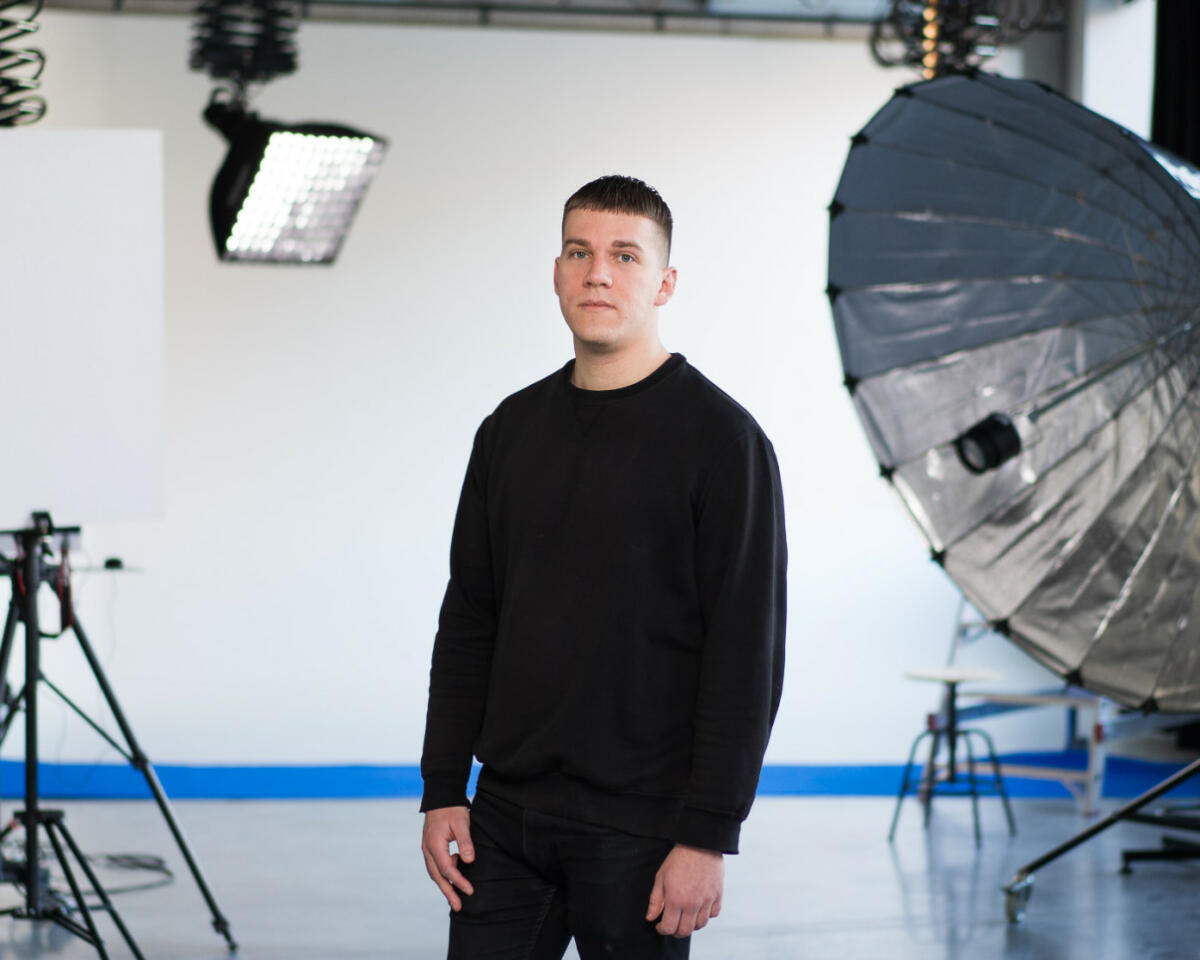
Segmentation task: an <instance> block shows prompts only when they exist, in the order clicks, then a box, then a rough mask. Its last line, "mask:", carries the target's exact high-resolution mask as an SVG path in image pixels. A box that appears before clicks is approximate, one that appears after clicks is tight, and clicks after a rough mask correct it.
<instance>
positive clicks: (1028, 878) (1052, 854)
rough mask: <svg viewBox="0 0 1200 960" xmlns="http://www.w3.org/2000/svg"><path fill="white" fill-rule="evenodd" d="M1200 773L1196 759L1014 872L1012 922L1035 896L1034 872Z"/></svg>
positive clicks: (1009, 892)
mask: <svg viewBox="0 0 1200 960" xmlns="http://www.w3.org/2000/svg"><path fill="white" fill-rule="evenodd" d="M1197 774H1200V760H1193V761H1192V762H1191V763H1189V764H1188V765H1187V766H1186V767H1184V768H1183V769H1182V770H1179V771H1178V772H1176V773H1174V774H1172V775H1171V776H1169V777H1167V779H1166V780H1163V781H1162V782H1161V783H1159V784H1158V785H1157V786H1154V787H1152V788H1151V789H1149V790H1147V791H1146V792H1145V793H1143V794H1142V795H1141V796H1140V797H1136V798H1134V799H1133V800H1130V801H1129V802H1128V803H1127V804H1125V805H1124V806H1123V807H1121V808H1119V809H1117V810H1114V811H1113V812H1112V813H1110V814H1109V815H1108V816H1107V817H1105V818H1104V819H1103V820H1101V821H1100V822H1099V823H1094V824H1092V826H1090V827H1088V828H1087V829H1086V830H1083V831H1081V832H1079V833H1077V834H1075V836H1073V837H1071V839H1070V840H1067V841H1066V842H1065V843H1060V844H1059V845H1058V846H1057V847H1055V848H1054V849H1053V850H1051V851H1049V852H1048V853H1044V854H1042V855H1041V856H1040V857H1038V858H1037V859H1036V860H1032V861H1030V862H1029V863H1027V864H1025V866H1023V867H1021V868H1020V869H1019V870H1018V871H1017V872H1016V873H1015V874H1014V875H1013V878H1012V880H1011V881H1009V883H1008V885H1007V886H1006V887H1004V893H1005V897H1006V901H1005V913H1006V914H1007V915H1008V919H1009V921H1010V922H1012V923H1019V922H1020V921H1021V920H1022V919H1023V918H1024V916H1025V905H1026V904H1027V903H1028V902H1029V898H1030V897H1031V896H1032V895H1033V875H1034V871H1036V870H1040V869H1041V868H1042V867H1044V866H1045V865H1046V864H1048V863H1050V862H1051V861H1054V860H1057V859H1058V858H1059V857H1061V856H1062V855H1063V854H1065V853H1069V852H1070V851H1071V850H1074V849H1075V848H1076V847H1077V846H1079V845H1080V844H1081V843H1085V842H1086V841H1088V840H1090V839H1091V838H1092V837H1094V836H1095V835H1096V834H1098V833H1102V832H1103V831H1105V830H1107V829H1108V828H1109V827H1111V826H1112V825H1113V824H1114V823H1117V822H1118V821H1121V820H1133V819H1134V816H1133V815H1134V814H1136V813H1137V812H1138V811H1139V810H1141V809H1142V807H1144V806H1146V804H1148V803H1150V801H1152V800H1157V799H1158V798H1159V797H1161V796H1162V795H1163V794H1164V793H1167V792H1168V791H1170V790H1174V789H1175V788H1176V787H1177V786H1179V785H1180V784H1181V783H1183V782H1184V781H1186V780H1190V779H1191V778H1192V777H1194V776H1196V775H1197Z"/></svg>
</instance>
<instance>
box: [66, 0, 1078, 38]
mask: <svg viewBox="0 0 1200 960" xmlns="http://www.w3.org/2000/svg"><path fill="white" fill-rule="evenodd" d="M46 6H47V7H49V8H52V9H72V10H96V11H111V12H114V13H119V12H128V13H152V14H176V15H179V16H191V14H192V11H193V10H194V9H195V2H194V0H46ZM890 6H891V2H890V0H490V2H480V0H316V2H308V3H303V4H302V16H303V18H304V19H311V20H332V21H341V22H380V23H412V24H429V25H441V26H474V27H479V26H495V27H513V28H520V27H525V28H534V29H567V30H617V31H629V32H652V33H654V32H657V33H689V34H707V35H712V36H768V37H769V36H774V37H785V38H787V37H828V38H839V39H865V38H866V37H867V36H868V35H869V33H870V29H871V23H872V22H873V21H874V20H876V19H878V18H879V17H881V16H883V15H884V14H885V13H886V12H887V11H888V9H889V8H890ZM1047 27H1048V28H1050V29H1055V28H1061V24H1048V25H1047Z"/></svg>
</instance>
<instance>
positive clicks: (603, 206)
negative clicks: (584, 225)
mask: <svg viewBox="0 0 1200 960" xmlns="http://www.w3.org/2000/svg"><path fill="white" fill-rule="evenodd" d="M572 210H600V211H603V212H605V213H628V214H632V215H634V216H637V217H646V218H648V219H650V220H653V221H654V222H655V223H657V224H658V226H659V229H661V230H662V232H663V236H664V237H666V238H667V256H668V257H670V254H671V227H672V225H673V222H674V221H673V220H672V219H671V208H670V207H668V206H667V202H666V201H665V200H664V199H663V198H662V197H661V196H660V195H659V193H658V191H657V190H655V189H654V188H653V187H652V186H650V185H649V184H648V183H646V182H645V181H644V180H638V179H637V178H636V177H623V176H621V175H619V174H610V175H609V176H606V177H600V178H599V179H597V180H593V181H592V182H591V183H585V184H584V185H583V186H582V187H580V188H579V189H578V190H576V191H575V192H574V193H573V194H571V196H570V197H568V198H567V202H566V203H565V204H564V205H563V226H564V227H565V226H566V223H567V214H568V213H570V212H571V211H572Z"/></svg>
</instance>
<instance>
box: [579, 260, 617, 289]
mask: <svg viewBox="0 0 1200 960" xmlns="http://www.w3.org/2000/svg"><path fill="white" fill-rule="evenodd" d="M583 282H584V283H586V284H587V285H588V286H589V287H608V286H611V285H612V275H611V274H610V273H609V271H608V264H606V263H605V262H604V261H603V260H601V259H600V258H599V257H596V258H593V259H592V260H591V261H590V262H589V263H588V271H587V275H586V276H584V278H583Z"/></svg>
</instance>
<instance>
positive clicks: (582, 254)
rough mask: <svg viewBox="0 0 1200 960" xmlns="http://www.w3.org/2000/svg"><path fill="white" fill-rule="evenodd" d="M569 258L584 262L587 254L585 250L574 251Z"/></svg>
mask: <svg viewBox="0 0 1200 960" xmlns="http://www.w3.org/2000/svg"><path fill="white" fill-rule="evenodd" d="M567 256H568V257H570V258H571V259H572V260H582V259H583V258H584V257H586V256H587V254H586V253H585V252H584V251H583V250H572V251H571V252H570V253H568V254H567Z"/></svg>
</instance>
